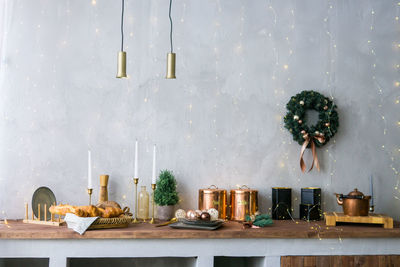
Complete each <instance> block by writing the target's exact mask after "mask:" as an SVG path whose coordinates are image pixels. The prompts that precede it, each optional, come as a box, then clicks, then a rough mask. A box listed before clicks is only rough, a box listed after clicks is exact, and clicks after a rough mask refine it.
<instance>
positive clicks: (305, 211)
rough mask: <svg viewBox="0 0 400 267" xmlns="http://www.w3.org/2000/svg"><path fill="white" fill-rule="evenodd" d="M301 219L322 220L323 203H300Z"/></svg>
mask: <svg viewBox="0 0 400 267" xmlns="http://www.w3.org/2000/svg"><path fill="white" fill-rule="evenodd" d="M299 206H300V219H302V220H305V221H319V220H321V213H322V211H321V205H311V204H300V205H299Z"/></svg>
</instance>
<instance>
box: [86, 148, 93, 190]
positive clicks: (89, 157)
mask: <svg viewBox="0 0 400 267" xmlns="http://www.w3.org/2000/svg"><path fill="white" fill-rule="evenodd" d="M87 188H88V189H93V185H92V153H91V152H90V150H88V186H87Z"/></svg>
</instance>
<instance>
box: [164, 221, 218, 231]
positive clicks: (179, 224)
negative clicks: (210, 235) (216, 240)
mask: <svg viewBox="0 0 400 267" xmlns="http://www.w3.org/2000/svg"><path fill="white" fill-rule="evenodd" d="M223 223H224V222H223V221H218V223H217V224H215V225H212V226H210V225H204V224H203V225H200V224H186V223H184V222H181V221H179V222H176V223H173V224H170V225H169V227H172V228H175V229H194V230H216V229H218V228H220V227H221V226H222V224H223Z"/></svg>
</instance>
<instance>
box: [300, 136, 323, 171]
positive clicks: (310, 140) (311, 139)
mask: <svg viewBox="0 0 400 267" xmlns="http://www.w3.org/2000/svg"><path fill="white" fill-rule="evenodd" d="M303 138H304V140H305V141H304V143H303V146H302V147H301V151H300V168H301V171H302V172H305V171H306V164H305V163H304V160H303V155H304V151H305V150H306V148H307V146H308V144H311V151H312V156H313V162H312V164H311V167H310V169H309V170H308V171H309V172H310V171H311V170H312V168H313V167H314V165H315V167H316V168H317V169H318V171H319V170H320V169H319V161H318V156H317V150H316V148H315V143H314V139H316V140H318V142H320V143H321V144H322V143H324V142H325V137H324V136H323V135H321V134H317V135H314V136H311V137H310V135H309V134H308V133H305V134H304V135H303Z"/></svg>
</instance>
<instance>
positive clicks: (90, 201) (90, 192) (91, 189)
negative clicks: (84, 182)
mask: <svg viewBox="0 0 400 267" xmlns="http://www.w3.org/2000/svg"><path fill="white" fill-rule="evenodd" d="M87 193H88V195H89V206H90V205H92V193H93V188H88V189H87Z"/></svg>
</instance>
